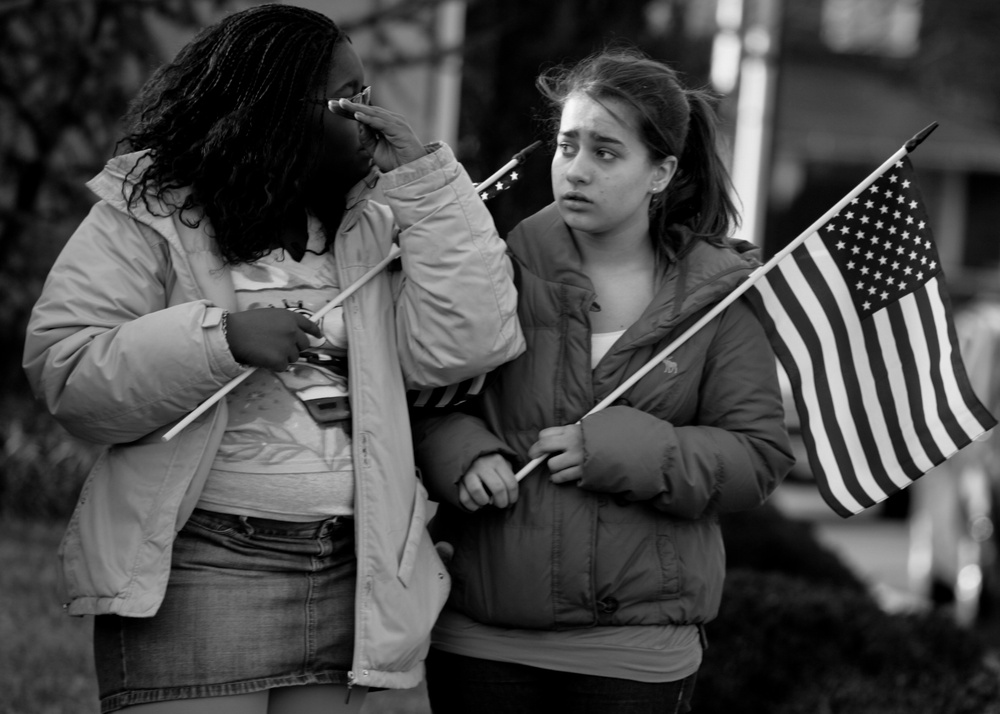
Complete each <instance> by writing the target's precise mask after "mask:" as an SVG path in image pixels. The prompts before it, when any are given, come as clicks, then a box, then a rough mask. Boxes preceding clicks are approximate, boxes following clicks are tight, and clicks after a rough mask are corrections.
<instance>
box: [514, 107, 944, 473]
mask: <svg viewBox="0 0 1000 714" xmlns="http://www.w3.org/2000/svg"><path fill="white" fill-rule="evenodd" d="M937 126H938V124H937V122H934V123H933V124H930V125H929V126H927V127H925V128H924V129H922V130H921V131H920V132H918V133H917V134H915V135H914V136H913V138H912V139H910V140H909V141H907V142H906V143H905V144H903V146H901V147H900V148H899V149H898V150H897V151H896V153H894V154H893V155H892V156H890V157H889V158H888V159H886V160H885V161H884V162H883V163H882V165H881V166H879V167H878V168H877V169H875V171H873V172H872V173H871V175H869V176H868V178H866V179H865V180H864V181H862V182H861V183H859V184H858V185H857V186H856V187H855V188H854V189H853V190H852V191H851V192H850V193H848V194H847V195H846V196H844V197H843V198H842V199H840V201H838V202H837V203H836V204H835V205H834V206H833V208H831V209H830V210H828V211H827V212H826V213H824V214H823V215H822V216H820V217H819V218H818V219H817V220H816V221H814V222H813V224H812V225H810V226H809V227H808V228H806V229H805V230H804V231H803V232H802V233H800V234H799V236H798V237H797V238H796V239H795V240H793V241H792V242H791V243H789V244H788V245H786V246H785V247H784V248H782V249H781V250H780V251H778V252H777V253H775V254H774V256H772V257H771V259H770V260H769V261H767V262H766V263H765V264H764V265H761V266H760V267H758V268H757V269H756V270H754V271H753V272H752V273H750V275H748V276H747V278H746V280H744V281H743V282H742V283H740V284H739V285H738V286H737V287H736V288H735V289H734V290H733V291H732V292H731V293H729V294H728V295H726V297H724V298H723V299H722V300H720V301H719V302H718V303H716V305H715V306H714V307H712V309H711V310H709V311H708V312H707V313H705V314H704V315H703V316H702V317H701V319H699V320H698V321H697V322H696V323H694V324H693V325H691V327H689V328H688V329H687V330H685V331H684V332H683V333H682V334H681V335H680V336H679V337H678V338H677V339H675V340H674V341H673V342H671V343H670V344H669V345H667V346H666V347H665V348H663V350H661V351H660V352H659V353H657V355H656V356H655V357H653V358H652V359H651V360H649V362H647V363H646V364H644V365H643V366H642V367H640V368H639V369H638V371H636V373H635V374H633V375H632V376H631V377H629V378H628V379H626V380H625V381H624V382H622V383H621V384H620V385H618V387H616V388H615V390H614V391H613V392H611V394H609V395H608V396H606V397H605V398H604V399H602V400H601V401H600V402H598V403H597V404H596V405H595V406H594V407H593V408H592V409H591V410H590V411H589V412H587V413H586V414H584V415H583V416H582V417H580V421H583V420H584V419H586V418H587V417H589V416H590V415H591V414H596V413H597V412H599V411H601V410H602V409H604V408H605V407H607V406H609V405H610V404H611V403H612V402H614V401H615V400H616V399H618V397H620V396H621V395H622V394H624V393H625V392H626V390H628V389H630V388H631V387H632V385H634V384H635V383H636V382H638V381H639V380H640V379H642V378H643V377H645V376H646V374H648V373H649V372H650V371H651V370H652V369H653V368H654V367H656V365H658V364H659V363H660V362H662V361H663V360H665V359H666V358H667V357H669V356H670V355H671V354H672V353H673V352H674V351H675V350H676V349H677V348H678V347H680V346H681V345H683V344H684V343H685V342H687V341H688V340H689V339H691V336H692V335H694V334H695V333H696V332H697V331H698V330H700V329H701V328H702V327H704V326H705V325H706V324H708V322H709V321H711V320H712V319H713V318H715V317H716V316H717V315H718V314H719V313H720V312H722V311H723V310H725V309H726V308H727V307H729V306H730V305H731V304H733V303H734V302H735V301H736V300H737V299H738V298H739V297H740V296H741V295H743V293H745V292H746V291H747V290H749V289H750V288H751V287H752V286H753V285H754V283H756V282H757V281H758V280H760V279H761V278H762V277H764V275H765V274H766V273H767V272H768V271H769V270H771V268H773V267H774V266H775V265H777V264H778V262H780V261H781V259H782V258H784V257H785V256H787V255H788V254H789V253H791V252H792V251H793V250H795V249H796V248H797V247H798V246H799V245H800V244H801V243H803V242H804V241H805V240H806V239H807V238H808V237H809V236H811V235H812V234H813V233H814V232H816V230H818V229H819V227H820V226H822V225H823V224H824V223H826V222H827V221H829V220H830V219H831V218H833V217H834V216H836V215H837V214H838V213H840V210H841V209H842V208H843V207H844V206H846V205H847V204H848V203H850V202H851V201H853V200H854V199H855V198H856V197H857V196H859V195H860V194H861V193H862V191H864V190H865V189H867V188H868V187H869V186H871V185H872V184H873V183H875V181H877V180H878V178H879V176H881V175H882V174H883V173H885V172H886V171H888V170H889V168H891V167H892V166H893V164H895V163H896V162H897V161H899V160H900V159H901V158H903V157H904V156H906V155H907V154H908V153H910V152H911V151H913V150H914V149H916V148H917V147H918V146H919V145H920V144H921V142H923V140H924V139H926V138H927V137H928V136H929V135H930V133H931V132H932V131H934V130H935V129H936V128H937ZM576 423H577V424H579V423H580V422H579V421H578V422H576ZM547 458H548V454H545V455H543V456H538V457H536V458H534V459H532V460H531V461H529V462H528V463H527V464H525V465H524V467H523V468H522V469H521V470H520V471H518V472H517V473H516V474H514V478H515V479H517V480H518V481H521V479H523V478H524V477H525V476H527V475H528V474H529V473H531V472H532V471H533V470H534V469H535V468H536V467H537V466H538V465H539V464H541V463H542V462H543V461H545V459H547Z"/></svg>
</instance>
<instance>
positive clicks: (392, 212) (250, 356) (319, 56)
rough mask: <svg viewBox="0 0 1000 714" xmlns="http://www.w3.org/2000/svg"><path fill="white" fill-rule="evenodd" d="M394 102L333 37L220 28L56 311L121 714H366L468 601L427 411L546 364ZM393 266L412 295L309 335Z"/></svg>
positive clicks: (237, 17)
mask: <svg viewBox="0 0 1000 714" xmlns="http://www.w3.org/2000/svg"><path fill="white" fill-rule="evenodd" d="M370 95H371V88H370V87H368V86H366V85H365V82H364V70H363V67H362V64H361V61H360V60H359V58H358V56H357V54H356V53H355V51H354V49H353V48H352V46H351V43H350V41H349V39H348V38H347V36H346V35H345V34H344V33H343V32H342V31H341V30H340V28H339V27H338V26H337V25H336V24H335V23H334V22H333V21H331V20H330V19H329V18H327V17H326V16H324V15H322V14H320V13H316V12H312V11H309V10H305V9H301V8H297V7H292V6H287V5H264V6H259V7H254V8H251V9H248V10H245V11H242V12H238V13H235V14H232V15H230V16H228V17H226V18H224V19H223V20H221V21H220V22H219V23H218V24H216V25H214V26H211V27H209V28H207V29H205V30H204V31H203V32H202V33H200V34H199V35H198V36H197V37H196V38H195V39H194V40H193V41H191V42H190V43H189V44H188V45H187V46H186V47H185V48H184V49H183V50H181V52H180V53H179V54H178V55H177V57H176V58H175V59H174V60H173V61H172V62H170V63H168V64H166V65H165V66H163V67H162V68H161V69H159V70H158V71H157V72H156V74H155V75H154V76H153V77H152V78H151V79H150V80H149V82H148V83H147V84H146V85H145V86H144V87H143V89H142V90H141V92H140V93H139V95H138V97H137V98H136V99H135V101H134V103H133V104H132V106H131V109H130V112H129V114H128V128H127V132H126V134H125V138H124V144H125V147H126V148H127V149H129V150H131V152H132V153H124V154H121V155H119V156H116V157H115V158H113V159H112V160H111V161H110V162H109V163H108V165H107V166H106V167H105V169H104V170H103V171H102V172H101V173H100V174H99V175H98V176H97V177H96V178H95V179H93V181H91V182H90V183H89V184H88V185H89V186H90V188H91V189H92V190H93V191H94V192H95V193H96V194H97V196H98V198H99V199H100V200H99V201H98V202H97V204H96V205H95V206H94V208H93V210H92V211H91V213H90V215H89V216H88V217H87V218H86V219H85V220H84V221H83V223H82V224H81V225H80V227H79V228H78V229H77V231H76V232H75V233H74V234H73V236H72V237H71V238H70V240H69V242H68V243H67V245H66V246H65V248H64V250H63V251H62V253H61V255H60V256H59V258H58V259H57V261H56V263H55V265H54V266H53V268H52V271H51V273H50V276H49V278H48V280H47V282H46V285H45V287H44V289H43V293H42V295H41V297H40V298H39V300H38V303H37V304H36V306H35V308H34V311H33V314H32V318H31V322H30V325H29V328H28V335H27V344H26V348H25V358H24V365H25V369H26V371H27V374H28V377H29V379H30V381H31V383H32V385H33V388H34V389H35V391H36V393H37V395H38V397H39V398H40V399H41V400H43V401H44V403H45V404H46V406H47V407H48V409H49V410H50V411H51V413H52V414H53V415H54V416H55V417H56V418H57V419H58V420H59V421H60V422H61V423H62V424H64V425H65V426H66V428H67V429H69V431H71V432H72V433H74V434H76V435H77V436H80V437H82V438H84V439H88V440H91V441H95V442H99V443H101V444H105V445H106V446H107V448H106V450H105V451H104V452H103V454H102V455H101V456H100V458H99V459H98V461H97V462H96V464H95V466H94V468H93V470H92V472H91V473H90V475H89V477H88V479H87V482H86V484H85V485H84V487H83V491H82V493H81V496H80V499H79V503H78V505H77V509H76V511H75V513H74V515H73V518H72V519H71V522H70V524H69V527H68V529H67V532H66V536H65V538H64V540H63V545H62V548H61V557H62V560H63V570H64V574H65V581H66V584H67V587H68V590H69V598H70V601H69V604H68V606H67V607H68V610H69V612H70V614H72V615H94V616H95V619H94V654H95V661H96V669H97V676H98V684H99V690H100V697H101V709H102V712H112V711H118V710H122V711H126V710H127V711H129V712H140V713H143V714H175V713H184V714H198V713H200V712H211V713H212V714H228V713H229V712H233V713H235V712H239V713H240V714H282V713H288V714H291V713H293V712H294V713H295V714H308V713H309V712H321V711H322V712H325V713H329V712H338V711H358V710H359V709H360V707H361V704H362V701H363V699H364V692H365V691H366V690H367V688H369V687H379V688H409V687H414V686H416V685H417V684H419V683H420V681H421V680H422V677H423V661H424V658H425V655H426V652H427V643H428V635H429V632H430V629H431V626H432V624H433V622H434V620H435V618H436V616H437V614H438V612H439V610H440V607H441V605H442V604H443V602H444V600H445V598H446V596H447V593H448V588H449V578H448V574H447V572H446V570H445V569H444V567H443V565H442V563H441V561H440V559H439V558H438V556H437V553H436V551H435V549H434V546H433V544H432V543H431V541H430V539H429V537H428V535H427V532H426V529H425V527H424V523H425V510H424V509H425V497H426V492H425V491H424V489H423V486H422V485H421V484H420V483H419V482H418V480H417V478H416V475H415V474H416V472H415V468H414V463H413V452H412V446H411V439H410V425H409V421H408V417H407V408H406V398H405V392H406V389H407V388H414V389H416V388H428V387H440V386H442V385H447V384H451V383H454V382H458V381H460V380H463V379H468V378H470V377H472V376H474V375H477V374H482V373H485V372H487V371H489V370H492V369H494V368H496V367H497V366H498V365H499V364H501V363H502V362H504V361H506V360H508V359H510V358H512V357H514V356H516V355H517V354H518V353H519V352H520V351H521V349H523V339H522V337H521V333H520V328H519V326H518V323H517V319H516V294H515V290H514V287H513V283H512V281H511V266H510V263H509V261H508V259H507V257H506V255H505V246H504V244H503V242H502V241H501V240H500V239H499V237H498V236H497V233H496V229H495V227H494V225H493V223H492V220H491V219H490V216H489V214H488V212H487V210H486V208H485V206H484V205H483V203H482V201H481V199H480V198H479V197H478V195H477V193H476V190H475V188H474V186H473V184H472V182H471V181H470V180H469V177H468V176H467V175H466V173H465V172H464V170H463V169H462V167H461V166H460V165H459V164H458V163H457V162H456V160H455V158H454V155H453V154H452V152H451V150H450V149H449V148H448V147H447V146H445V145H443V144H429V145H427V146H424V145H422V144H421V143H420V141H418V139H417V138H416V136H415V135H414V133H413V132H412V130H411V129H410V127H409V126H408V124H407V123H406V121H405V119H404V118H403V117H402V116H400V115H398V114H395V113H392V112H389V111H387V110H385V109H383V108H380V107H377V106H373V105H371V104H370V101H369V100H370ZM376 182H377V183H378V186H379V188H380V189H381V197H380V198H379V199H378V200H375V196H374V194H373V191H372V189H373V187H374V186H375V185H376ZM394 243H398V246H399V249H400V251H401V258H402V259H401V264H402V266H401V268H400V269H399V270H391V271H382V272H381V273H378V274H376V275H375V277H374V278H372V279H371V280H370V281H368V282H366V283H364V284H363V286H362V287H360V288H359V289H357V290H356V291H354V292H353V293H352V294H351V295H350V297H347V298H346V300H344V302H343V304H342V305H341V306H340V307H338V308H336V309H333V310H331V311H329V312H327V313H326V314H325V315H324V317H323V318H322V321H313V320H311V319H309V318H310V316H311V315H312V314H313V313H315V312H316V311H317V309H319V308H321V307H322V306H324V305H326V304H327V303H328V302H329V301H331V300H332V299H333V298H335V297H336V296H337V295H338V294H339V293H340V292H342V291H345V290H347V288H348V287H349V286H351V285H352V284H355V283H356V281H357V280H358V278H359V277H360V276H362V275H366V274H368V273H369V271H370V269H372V268H373V267H375V266H378V265H380V264H382V263H383V262H384V260H385V259H386V258H388V257H390V252H392V248H393V244H394ZM248 367H253V368H256V369H254V370H253V372H252V373H251V374H250V375H249V377H248V378H246V379H245V380H244V381H243V382H241V383H240V384H239V386H237V387H236V388H234V389H232V391H230V392H229V393H228V394H226V395H225V397H224V398H223V399H221V400H220V401H219V402H218V403H216V404H215V405H214V406H212V407H211V408H210V409H208V410H207V411H205V413H204V414H202V415H201V416H200V417H199V418H197V419H196V420H194V421H193V422H192V423H191V424H190V425H189V426H187V427H186V428H185V429H183V430H182V431H180V433H179V435H177V436H175V437H173V438H171V439H164V438H163V437H164V435H165V434H166V433H167V432H168V431H170V430H171V429H170V427H171V426H172V425H174V424H177V423H178V422H179V420H181V419H183V418H184V417H185V416H186V415H187V414H189V413H190V412H192V410H195V409H196V408H197V407H198V406H199V405H200V404H202V403H203V402H204V401H205V400H206V399H208V398H210V397H212V396H213V395H214V394H216V393H217V392H218V391H219V390H220V388H222V387H223V386H225V385H227V384H228V383H229V382H230V381H232V380H233V379H234V378H236V377H238V376H239V375H241V374H243V373H244V371H245V370H247V369H248Z"/></svg>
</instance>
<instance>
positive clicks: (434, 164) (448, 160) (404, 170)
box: [382, 141, 455, 193]
mask: <svg viewBox="0 0 1000 714" xmlns="http://www.w3.org/2000/svg"><path fill="white" fill-rule="evenodd" d="M424 148H425V149H426V150H427V154H426V155H425V156H421V157H420V158H419V159H415V160H414V161H411V162H410V163H408V164H403V165H402V166H397V167H396V168H394V169H393V170H392V171H390V172H388V173H385V174H382V181H383V182H384V183H383V184H382V191H383V193H384V192H386V191H392V190H393V189H396V188H399V187H400V186H405V185H406V184H408V183H412V182H414V181H416V180H418V179H421V178H423V177H425V176H427V175H429V174H431V173H433V172H435V171H439V170H441V169H444V168H446V167H447V166H449V165H451V164H453V163H455V154H454V152H452V150H451V147H449V146H448V145H447V144H445V143H444V142H440V141H437V142H433V143H431V144H426V145H425V146H424Z"/></svg>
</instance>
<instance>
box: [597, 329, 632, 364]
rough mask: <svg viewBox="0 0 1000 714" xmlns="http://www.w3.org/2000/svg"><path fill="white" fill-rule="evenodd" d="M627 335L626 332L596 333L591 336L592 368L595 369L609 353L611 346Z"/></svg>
mask: <svg viewBox="0 0 1000 714" xmlns="http://www.w3.org/2000/svg"><path fill="white" fill-rule="evenodd" d="M624 334H625V330H618V331H617V332H594V333H592V334H591V336H590V368H591V369H595V368H596V367H597V363H598V362H600V361H601V357H603V356H604V355H606V354H607V353H608V350H610V349H611V345H613V344H614V343H615V342H617V341H618V338H619V337H621V336H622V335H624Z"/></svg>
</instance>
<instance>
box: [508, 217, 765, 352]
mask: <svg viewBox="0 0 1000 714" xmlns="http://www.w3.org/2000/svg"><path fill="white" fill-rule="evenodd" d="M671 230H677V231H687V229H686V228H682V227H677V228H674V229H671ZM685 237H686V238H687V236H685ZM509 244H510V247H511V250H512V251H513V253H514V254H515V255H516V256H517V257H518V258H519V259H520V260H521V261H522V262H523V263H524V264H525V265H526V267H527V269H528V270H530V271H531V272H533V273H535V274H536V275H538V276H539V277H540V278H542V279H544V280H548V281H552V282H556V283H561V284H564V285H568V286H571V287H574V288H579V289H581V290H585V291H587V292H589V293H591V294H593V291H594V288H593V284H592V283H591V282H590V279H589V278H588V277H587V276H586V275H585V274H584V272H583V268H582V256H581V254H580V251H579V248H578V247H577V244H576V241H575V240H574V238H573V235H572V233H571V232H570V230H569V227H568V226H567V225H566V223H565V222H564V221H563V220H562V217H561V216H560V215H559V211H558V208H557V207H556V205H555V204H554V203H552V204H549V205H548V206H546V207H545V208H543V209H542V210H541V211H539V212H538V213H536V214H534V215H533V216H530V217H529V218H527V219H525V220H524V221H523V222H521V223H520V224H519V225H518V226H517V227H515V228H514V230H513V231H512V232H511V234H510V237H509ZM758 254H759V250H758V249H757V248H756V247H755V246H753V245H752V244H749V243H746V242H745V241H734V240H731V241H729V242H728V245H727V246H725V247H719V246H714V245H711V244H709V243H706V242H705V241H702V240H697V239H695V240H693V242H692V243H691V244H690V247H689V248H688V249H687V250H686V251H684V252H683V254H682V255H681V257H680V258H679V260H678V261H677V263H675V264H673V265H671V266H669V267H668V268H667V270H666V274H665V276H664V278H663V280H662V282H661V285H660V288H659V290H658V291H657V294H656V296H655V297H654V298H653V301H652V303H650V306H649V307H648V308H647V309H646V311H645V313H644V314H643V315H642V317H640V318H639V320H637V321H636V322H635V324H633V325H632V326H631V327H630V328H629V329H628V330H627V331H626V339H627V337H628V335H629V334H631V335H633V336H634V337H635V339H634V341H632V342H631V343H630V344H632V345H633V346H640V345H643V344H647V343H653V342H656V341H657V340H659V339H661V338H662V336H663V334H664V332H665V331H666V330H668V329H671V328H673V327H674V326H676V325H677V324H679V323H681V322H683V321H684V320H686V319H687V318H689V317H691V316H692V315H694V314H695V313H698V312H700V311H702V310H703V309H705V308H707V307H709V306H711V305H714V304H715V303H717V302H719V301H720V300H722V299H723V298H724V297H725V296H726V295H728V294H729V293H730V292H732V291H733V289H735V288H736V287H737V286H738V285H739V284H740V283H741V282H742V281H743V280H744V279H745V278H746V277H747V276H748V275H749V274H750V273H751V272H752V271H753V270H754V269H755V268H756V267H757V266H758V265H759V260H758V257H757V256H758Z"/></svg>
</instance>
